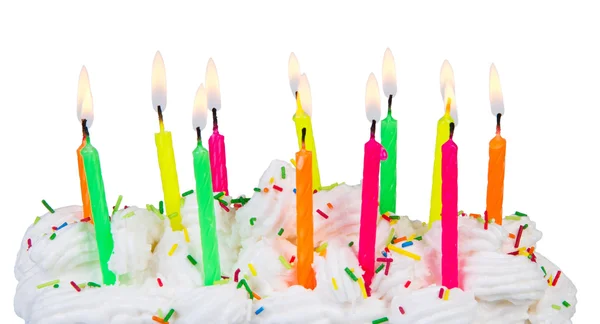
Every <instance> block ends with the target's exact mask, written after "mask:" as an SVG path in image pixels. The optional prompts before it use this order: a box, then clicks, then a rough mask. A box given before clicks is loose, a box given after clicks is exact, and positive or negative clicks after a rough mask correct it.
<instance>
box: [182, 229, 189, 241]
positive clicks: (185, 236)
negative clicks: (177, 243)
mask: <svg viewBox="0 0 600 324" xmlns="http://www.w3.org/2000/svg"><path fill="white" fill-rule="evenodd" d="M183 237H184V238H185V241H186V242H188V243H190V234H189V233H188V230H187V227H184V228H183Z"/></svg>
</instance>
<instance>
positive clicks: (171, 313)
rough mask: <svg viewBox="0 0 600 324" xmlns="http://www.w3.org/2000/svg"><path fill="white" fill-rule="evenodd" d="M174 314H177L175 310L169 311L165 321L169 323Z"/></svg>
mask: <svg viewBox="0 0 600 324" xmlns="http://www.w3.org/2000/svg"><path fill="white" fill-rule="evenodd" d="M173 313H175V310H174V309H173V308H171V309H169V312H168V313H167V316H165V318H164V321H165V322H168V321H169V319H170V318H171V316H173Z"/></svg>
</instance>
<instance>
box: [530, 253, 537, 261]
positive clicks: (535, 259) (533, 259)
mask: <svg viewBox="0 0 600 324" xmlns="http://www.w3.org/2000/svg"><path fill="white" fill-rule="evenodd" d="M531 262H535V263H537V257H536V256H535V253H531Z"/></svg>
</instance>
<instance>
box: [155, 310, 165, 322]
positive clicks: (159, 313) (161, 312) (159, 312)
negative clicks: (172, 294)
mask: <svg viewBox="0 0 600 324" xmlns="http://www.w3.org/2000/svg"><path fill="white" fill-rule="evenodd" d="M156 313H157V314H158V317H160V318H163V317H164V316H163V311H162V309H160V308H159V309H157V310H156ZM161 321H162V319H161Z"/></svg>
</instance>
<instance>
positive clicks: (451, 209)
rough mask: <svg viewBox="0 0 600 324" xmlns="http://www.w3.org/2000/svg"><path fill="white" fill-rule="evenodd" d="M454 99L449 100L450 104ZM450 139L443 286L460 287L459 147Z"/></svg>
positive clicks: (445, 153)
mask: <svg viewBox="0 0 600 324" xmlns="http://www.w3.org/2000/svg"><path fill="white" fill-rule="evenodd" d="M451 100H452V99H450V98H448V101H449V102H448V104H447V105H450V101H451ZM449 130H450V135H449V136H450V138H449V139H448V141H447V142H446V143H444V144H443V145H442V285H443V286H445V287H446V288H448V289H452V288H456V287H458V159H457V157H458V146H456V143H454V141H453V140H452V136H453V135H454V123H450V126H449Z"/></svg>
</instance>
